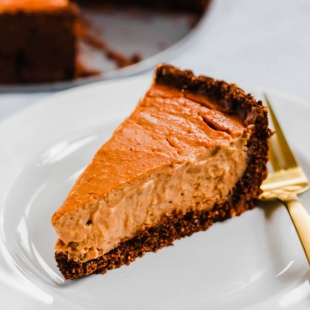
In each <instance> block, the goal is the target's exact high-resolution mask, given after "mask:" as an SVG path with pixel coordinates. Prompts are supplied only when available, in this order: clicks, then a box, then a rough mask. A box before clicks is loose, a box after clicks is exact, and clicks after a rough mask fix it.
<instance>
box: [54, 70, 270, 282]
mask: <svg viewBox="0 0 310 310" xmlns="http://www.w3.org/2000/svg"><path fill="white" fill-rule="evenodd" d="M269 136H270V130H269V129H268V120H267V111H266V108H265V107H263V106H262V103H261V102H260V101H259V102H256V100H255V99H254V98H253V97H252V96H251V95H248V94H246V93H245V92H244V91H242V90H241V89H240V88H238V87H237V86H236V85H232V84H227V83H225V82H223V81H217V80H214V79H212V78H209V77H202V76H200V77H195V76H194V75H193V73H192V72H191V71H181V70H179V69H177V68H175V67H172V66H169V65H159V66H158V67H157V68H156V72H155V77H154V81H153V84H152V86H151V88H150V89H149V90H148V92H147V93H146V94H145V96H144V98H143V99H141V100H140V102H139V104H138V106H137V107H136V109H135V110H134V111H133V113H132V114H131V115H130V116H129V117H128V118H127V119H126V120H125V121H124V122H123V123H122V124H121V125H120V126H119V127H118V128H117V129H116V130H115V132H114V134H113V136H112V137H111V139H110V140H109V141H108V142H106V143H105V144H104V145H103V146H102V147H101V148H100V149H99V150H98V152H97V154H96V155H95V156H94V158H93V160H92V161H91V163H90V164H89V165H88V167H87V168H86V169H85V171H84V172H83V173H82V175H81V176H80V177H79V178H78V180H77V181H76V183H75V185H74V186H73V188H72V189H71V191H70V193H69V195H68V197H67V199H66V200H65V202H64V203H63V205H62V206H61V207H60V208H59V209H58V211H57V212H56V213H55V214H54V215H53V218H52V224H53V226H54V228H55V230H56V232H57V234H58V236H59V239H58V241H57V243H56V247H55V249H56V261H57V263H58V267H59V269H60V271H61V272H62V274H63V275H64V277H65V278H66V279H74V278H78V277H81V276H85V275H89V274H91V273H104V272H106V271H107V270H108V269H112V268H118V267H120V266H122V265H124V264H129V263H130V262H132V261H134V260H135V259H136V258H137V257H139V256H142V255H144V254H145V253H146V252H150V251H156V250H158V249H160V248H162V247H165V246H168V245H171V244H172V243H173V241H174V240H176V239H179V238H182V237H185V236H189V235H191V234H192V233H194V232H197V231H201V230H206V229H207V228H209V227H210V226H211V225H212V224H213V223H214V222H217V221H223V220H225V219H227V218H230V217H233V216H236V215H239V214H241V213H242V212H244V211H246V210H248V209H252V208H253V207H254V200H255V198H257V196H258V195H259V194H260V192H261V191H260V184H261V182H262V180H263V179H264V178H265V177H266V162H267V149H268V147H267V138H268V137H269Z"/></svg>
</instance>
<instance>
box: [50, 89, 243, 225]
mask: <svg viewBox="0 0 310 310" xmlns="http://www.w3.org/2000/svg"><path fill="white" fill-rule="evenodd" d="M214 104H215V103H214V102H212V100H208V99H207V98H206V97H202V96H198V95H196V96H191V95H189V94H188V95H187V94H186V93H184V92H181V91H179V90H177V89H171V88H168V87H167V86H162V85H156V84H153V86H152V87H151V89H150V90H149V91H148V92H147V94H146V96H145V97H144V98H143V99H142V100H141V101H140V103H139V105H138V106H137V108H136V109H135V111H134V112H133V113H132V114H131V116H130V117H129V118H128V119H126V120H125V121H124V122H123V123H122V124H121V125H120V126H119V127H118V128H117V129H116V131H115V133H114V135H113V136H112V138H111V139H110V140H109V141H108V142H107V143H106V144H104V145H103V146H102V147H101V149H99V151H98V152H97V154H96V155H95V157H94V158H93V160H92V162H91V163H90V165H89V166H88V167H87V168H86V170H85V171H84V173H83V174H82V175H81V176H80V178H79V179H78V180H77V182H76V184H75V185H74V187H73V188H72V190H71V192H70V194H69V196H68V198H67V199H66V201H65V202H64V204H63V205H62V207H61V208H60V209H59V210H58V211H57V212H56V213H55V214H54V217H53V220H52V222H53V223H54V224H55V223H56V222H57V220H58V219H59V218H60V217H61V216H62V215H63V214H64V213H65V212H67V211H69V210H73V209H74V208H75V207H76V206H79V205H84V206H86V205H87V204H90V203H93V202H94V201H96V200H97V199H100V197H103V196H104V195H106V194H107V193H109V192H110V191H112V190H114V189H115V188H118V187H119V186H122V184H125V183H127V182H129V183H130V182H133V181H134V178H136V177H141V176H142V175H144V174H146V175H148V174H150V173H151V172H152V171H154V169H156V168H158V167H163V166H168V165H171V164H174V163H178V162H182V161H184V160H185V159H186V158H189V157H190V156H192V154H193V152H195V151H199V150H201V149H205V148H206V147H211V148H212V147H216V146H217V145H219V144H223V145H228V144H229V143H230V141H231V140H232V137H233V136H235V135H241V134H242V133H243V132H244V130H245V127H244V125H243V124H242V121H240V120H239V119H237V118H234V117H232V116H228V115H225V114H224V113H222V112H220V111H217V110H216V109H215V107H214Z"/></svg>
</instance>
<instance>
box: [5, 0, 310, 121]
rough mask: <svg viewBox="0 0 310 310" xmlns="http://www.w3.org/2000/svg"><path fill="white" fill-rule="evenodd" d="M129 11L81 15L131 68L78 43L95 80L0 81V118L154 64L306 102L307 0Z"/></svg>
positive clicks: (240, 0) (309, 85) (309, 63)
mask: <svg viewBox="0 0 310 310" xmlns="http://www.w3.org/2000/svg"><path fill="white" fill-rule="evenodd" d="M83 10H84V9H83ZM128 12H131V13H128ZM128 12H127V11H126V9H122V10H121V11H118V12H117V11H115V10H110V11H105V12H104V13H98V11H97V10H94V9H93V8H89V7H88V8H86V9H85V10H84V12H83V13H84V16H85V17H86V19H87V20H88V21H89V20H91V21H92V23H91V25H92V27H91V31H92V34H93V33H94V31H95V32H96V35H97V37H98V36H99V37H101V38H102V42H108V48H109V52H111V51H113V52H116V54H117V53H118V54H117V55H116V57H118V56H119V55H125V57H127V58H126V59H127V60H128V59H131V60H133V62H132V63H130V64H129V66H126V67H122V66H117V65H115V63H116V62H115V59H112V60H111V57H110V58H109V57H107V53H106V54H105V55H104V53H101V54H100V53H98V42H91V43H92V44H88V45H87V44H84V46H83V43H82V45H81V51H82V53H81V59H82V60H83V63H84V64H86V66H87V68H90V69H91V70H93V71H94V72H96V70H97V71H98V72H99V74H98V75H95V76H89V77H82V78H78V79H74V80H71V81H66V82H59V83H55V82H53V83H43V84H27V85H21V84H10V85H7V84H0V120H2V119H4V118H7V117H9V116H10V115H12V114H13V113H15V112H17V111H19V110H20V109H23V108H25V107H27V106H29V105H31V104H32V103H33V102H35V101H36V100H38V99H41V98H44V97H46V96H48V95H50V94H53V93H55V92H59V91H62V90H64V89H67V88H72V87H77V86H80V85H82V84H85V83H91V82H97V81H99V80H108V79H109V80H110V79H114V80H115V81H117V80H118V79H121V78H126V77H128V76H137V75H146V76H151V75H152V73H153V67H154V66H155V65H156V64H157V63H159V62H166V63H171V64H173V65H176V66H178V67H180V68H182V69H191V70H193V71H194V72H195V73H196V74H203V75H208V76H211V77H215V78H218V79H224V80H226V81H228V82H233V83H241V84H243V83H246V84H251V85H258V86H262V87H263V88H266V89H276V90H278V91H280V92H285V93H289V94H291V95H293V96H294V97H298V98H301V99H304V100H306V101H307V102H309V104H310V79H309V72H310V59H309V58H310V31H309V30H310V1H309V0H295V1H291V0H260V1H257V0H234V1H231V0H212V1H211V3H210V5H209V7H208V9H207V10H206V11H205V13H203V14H202V15H199V14H198V15H197V14H193V13H192V12H191V13H184V12H181V13H180V12H178V13H159V12H155V11H154V10H149V11H147V12H145V11H144V10H142V11H141V12H139V11H128ZM1 31H5V30H4V29H3V28H2V29H1V30H0V32H1ZM96 44H97V45H96ZM94 47H95V48H94ZM105 48H107V47H106V46H105ZM114 56H115V55H114ZM112 58H113V57H112Z"/></svg>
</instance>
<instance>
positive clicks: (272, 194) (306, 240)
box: [259, 95, 310, 265]
mask: <svg viewBox="0 0 310 310" xmlns="http://www.w3.org/2000/svg"><path fill="white" fill-rule="evenodd" d="M264 97H265V102H266V104H267V107H268V110H269V115H270V117H271V121H272V123H273V126H274V129H275V132H276V133H275V134H274V135H273V136H272V137H271V138H270V139H269V142H268V143H269V161H270V163H271V166H272V168H273V172H268V177H267V179H266V180H265V181H264V182H263V184H262V186H261V189H262V190H263V193H262V194H261V195H260V197H259V198H260V199H261V200H280V201H282V202H283V204H285V206H286V208H287V210H288V212H289V214H290V217H291V219H292V221H293V223H294V226H295V228H296V231H297V234H298V236H299V239H300V242H301V244H302V246H303V249H304V251H305V254H306V256H307V259H308V263H309V265H310V215H309V213H308V212H307V210H306V209H305V208H304V206H303V205H302V203H301V202H300V201H299V199H298V198H297V195H298V194H300V193H303V192H304V191H306V190H307V189H308V188H309V182H308V180H307V177H306V175H305V173H304V172H303V170H302V168H301V167H300V166H299V164H298V162H297V160H296V158H295V156H294V154H293V152H292V151H291V149H290V147H289V145H288V143H287V141H286V139H285V136H284V134H283V132H282V129H281V127H280V125H279V123H278V120H277V118H276V116H275V113H274V111H273V110H272V107H271V104H270V101H269V99H268V97H267V96H266V95H264Z"/></svg>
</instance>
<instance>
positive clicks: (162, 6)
mask: <svg viewBox="0 0 310 310" xmlns="http://www.w3.org/2000/svg"><path fill="white" fill-rule="evenodd" d="M209 1H210V0H183V1H178V0H169V1H167V0H160V1H158V0H157V1H154V0H152V1H141V0H135V1H127V0H117V1H115V0H105V1H102V0H87V1H86V0H78V1H74V0H72V1H70V0H0V29H1V30H0V42H1V44H0V84H27V83H35V84H37V83H51V82H58V81H65V80H73V79H75V78H80V77H87V76H93V75H98V74H100V71H99V70H98V69H97V68H93V69H92V70H91V69H87V68H86V67H85V65H84V64H83V63H82V61H81V59H80V57H79V55H80V44H81V42H84V43H85V42H86V43H87V44H90V46H92V47H93V48H94V47H95V48H97V49H98V51H99V52H101V53H103V56H105V57H108V58H109V59H110V60H113V61H114V62H115V63H116V65H117V66H118V67H123V66H129V65H132V64H134V63H136V62H138V61H140V59H141V57H140V56H138V54H136V55H134V57H126V56H124V55H125V54H126V51H114V50H112V49H109V48H107V46H108V45H107V44H106V42H103V41H102V40H100V38H99V37H98V38H97V37H96V36H94V35H91V36H89V34H88V27H89V24H90V23H89V22H85V17H84V16H83V14H81V10H80V8H81V7H83V8H84V7H86V8H87V7H93V6H94V7H95V8H97V9H99V10H102V9H103V8H105V7H109V8H110V7H111V6H112V7H114V8H118V7H125V8H126V7H131V6H137V7H140V8H149V9H152V10H160V11H162V10H164V11H172V12H173V11H183V12H189V13H191V14H195V15H197V16H200V15H202V14H203V13H204V12H205V10H206V9H207V7H208V4H209ZM102 47H104V48H103V50H102ZM123 53H125V54H124V55H123Z"/></svg>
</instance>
